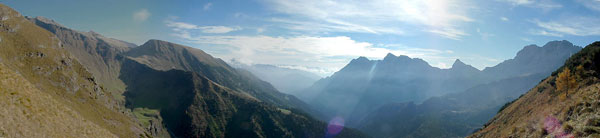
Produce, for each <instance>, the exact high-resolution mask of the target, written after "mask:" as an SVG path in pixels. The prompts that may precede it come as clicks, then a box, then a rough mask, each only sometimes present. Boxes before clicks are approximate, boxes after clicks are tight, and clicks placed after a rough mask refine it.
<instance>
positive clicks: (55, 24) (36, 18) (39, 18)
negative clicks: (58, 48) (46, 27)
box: [25, 16, 67, 28]
mask: <svg viewBox="0 0 600 138" xmlns="http://www.w3.org/2000/svg"><path fill="white" fill-rule="evenodd" d="M25 18H27V19H29V20H35V21H39V22H43V23H46V24H51V25H54V26H59V27H64V28H67V27H65V26H63V25H61V24H59V23H57V22H56V21H54V20H52V19H49V18H46V17H43V16H36V17H29V16H27V17H25Z"/></svg>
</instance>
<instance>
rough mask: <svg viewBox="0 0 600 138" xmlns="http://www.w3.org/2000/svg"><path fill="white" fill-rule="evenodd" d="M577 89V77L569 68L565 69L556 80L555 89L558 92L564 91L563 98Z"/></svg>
mask: <svg viewBox="0 0 600 138" xmlns="http://www.w3.org/2000/svg"><path fill="white" fill-rule="evenodd" d="M574 88H577V77H576V75H573V74H572V73H571V70H570V69H569V68H565V69H564V70H563V71H562V72H561V73H559V74H558V77H557V78H556V89H557V90H558V91H566V93H565V96H567V95H568V94H569V91H570V90H572V89H574Z"/></svg>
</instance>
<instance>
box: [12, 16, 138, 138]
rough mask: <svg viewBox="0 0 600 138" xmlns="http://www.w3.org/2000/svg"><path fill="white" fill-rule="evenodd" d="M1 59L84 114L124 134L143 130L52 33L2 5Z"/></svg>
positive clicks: (65, 103) (130, 134) (46, 91)
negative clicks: (119, 109) (119, 110)
mask: <svg viewBox="0 0 600 138" xmlns="http://www.w3.org/2000/svg"><path fill="white" fill-rule="evenodd" d="M0 10H1V11H0V16H1V17H2V21H0V29H1V31H0V38H1V41H0V62H2V63H4V65H5V67H6V68H8V69H11V70H14V71H15V72H17V73H18V74H20V75H21V76H23V78H25V79H26V80H28V81H29V82H31V83H32V84H33V85H34V86H35V87H36V88H37V89H39V90H41V92H44V93H47V94H49V95H51V96H52V97H53V98H54V99H56V100H57V101H58V102H60V103H62V104H63V105H67V106H68V107H67V108H70V109H73V110H74V111H75V112H78V113H79V114H80V115H81V116H82V117H83V118H85V119H86V120H88V121H91V122H93V123H95V124H98V125H99V126H100V127H102V128H106V129H108V130H109V131H110V132H111V133H113V134H116V135H117V136H120V137H134V136H138V135H139V134H141V133H143V130H142V129H141V128H139V127H138V126H137V124H136V123H134V121H133V120H132V119H131V118H129V117H128V116H126V115H124V114H122V113H120V112H117V111H116V109H117V108H118V105H117V104H116V102H115V101H114V100H113V97H112V96H111V95H110V94H107V93H106V92H104V91H103V89H101V88H100V87H99V85H98V84H97V82H96V80H95V78H94V77H93V76H92V75H91V74H90V73H89V72H88V71H87V70H86V68H84V67H83V66H82V65H81V64H80V63H79V62H78V61H77V60H75V58H73V57H72V56H71V55H70V53H68V52H67V51H66V50H64V49H63V47H62V44H61V43H60V41H59V40H58V38H56V36H54V35H53V34H52V33H50V32H48V31H46V30H44V29H42V28H39V27H38V26H36V25H34V24H33V23H31V22H29V21H27V20H26V19H25V18H23V17H22V16H21V15H20V14H18V13H17V12H16V11H14V10H12V9H10V8H9V7H6V6H4V5H0Z"/></svg>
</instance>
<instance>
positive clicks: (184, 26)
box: [166, 20, 242, 34]
mask: <svg viewBox="0 0 600 138" xmlns="http://www.w3.org/2000/svg"><path fill="white" fill-rule="evenodd" d="M166 23H167V26H168V27H171V28H172V29H173V30H174V31H177V32H185V33H189V32H190V31H193V30H199V31H200V32H202V33H211V34H223V33H229V32H233V31H238V30H242V28H241V27H239V26H234V27H227V26H198V25H194V24H189V23H185V22H175V21H170V20H167V21H166Z"/></svg>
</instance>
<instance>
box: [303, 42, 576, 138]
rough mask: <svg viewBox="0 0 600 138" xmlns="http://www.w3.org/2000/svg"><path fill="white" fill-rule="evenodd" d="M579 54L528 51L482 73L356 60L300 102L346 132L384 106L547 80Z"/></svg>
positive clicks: (563, 46)
mask: <svg viewBox="0 0 600 138" xmlns="http://www.w3.org/2000/svg"><path fill="white" fill-rule="evenodd" d="M579 49H581V48H580V47H577V46H574V45H573V44H571V43H570V42H568V41H551V42H548V43H547V44H546V45H544V46H543V47H539V46H534V45H531V46H526V47H524V48H523V49H522V50H521V51H520V52H519V53H518V54H517V55H516V56H515V58H514V59H509V60H506V61H504V62H502V63H500V64H498V65H496V66H494V67H489V68H486V69H484V70H482V71H480V70H477V69H476V68H474V67H472V66H470V65H467V64H465V63H463V62H462V61H460V60H458V59H457V60H456V61H455V63H454V64H453V66H452V68H450V69H440V68H436V67H432V66H430V65H429V64H428V63H427V62H425V61H423V60H421V59H417V58H410V57H407V56H395V55H393V54H388V55H386V57H385V58H384V59H383V60H369V59H367V58H365V57H359V58H357V59H354V60H352V61H351V62H350V63H348V65H346V66H345V67H344V68H342V69H341V70H340V71H338V72H336V73H334V74H333V75H332V76H331V77H328V78H324V79H322V80H319V81H317V82H316V83H315V84H314V85H313V86H312V87H311V88H309V89H307V90H305V92H306V93H305V95H300V96H299V97H300V98H301V99H303V100H305V101H308V103H311V105H312V106H313V107H315V108H317V109H319V111H321V112H322V113H325V114H327V115H328V116H330V117H332V116H341V117H343V118H346V119H347V120H348V121H347V123H348V124H350V126H358V125H360V124H359V121H360V120H363V118H364V117H366V116H367V115H368V114H370V113H371V112H373V111H375V110H376V109H377V108H378V107H381V106H383V105H385V104H389V103H398V102H411V101H412V102H415V103H417V104H418V103H421V102H423V101H425V100H426V99H429V98H430V97H434V96H443V95H448V94H453V93H458V92H463V91H466V90H468V89H470V88H473V87H475V86H478V85H483V84H487V83H491V82H494V81H499V80H503V79H510V78H514V77H526V76H543V75H540V74H549V73H550V72H551V71H552V69H553V68H557V67H559V66H560V65H561V64H562V63H563V62H564V60H565V59H567V58H568V57H569V56H570V55H571V54H572V53H575V52H577V51H578V50H579ZM531 54H533V55H531ZM500 74H502V75H500ZM539 79H541V78H539ZM528 80H530V79H523V80H519V81H521V82H527V81H528ZM524 84H530V83H524ZM532 85H533V84H532ZM517 93H518V92H517ZM512 98H515V97H512ZM506 99H509V98H506ZM490 100H491V99H490ZM503 100H504V99H503ZM503 100H502V101H503ZM367 122H368V121H367ZM463 135H464V134H463Z"/></svg>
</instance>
